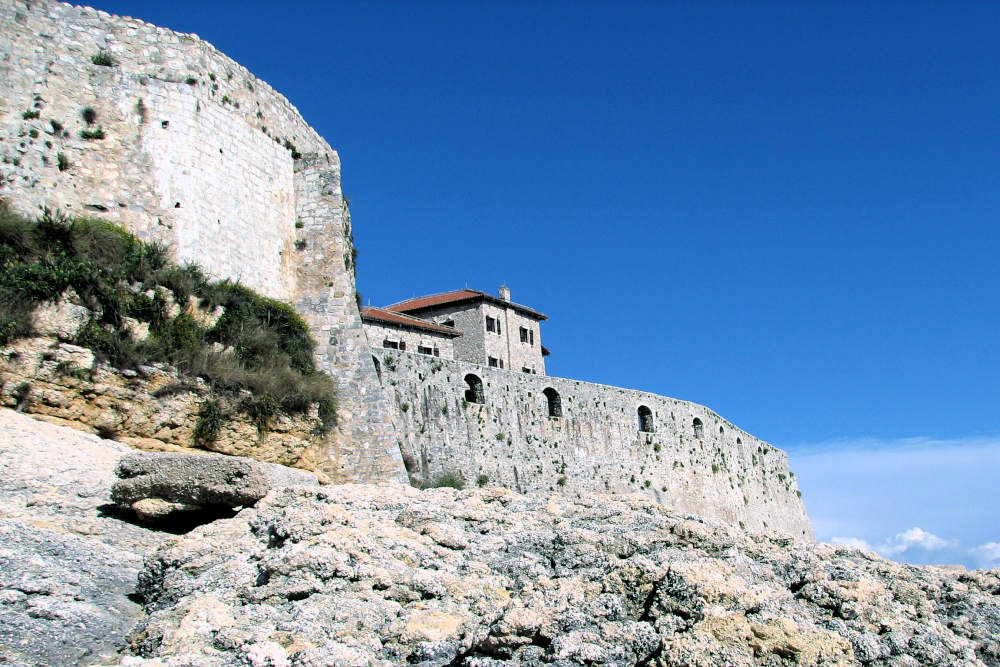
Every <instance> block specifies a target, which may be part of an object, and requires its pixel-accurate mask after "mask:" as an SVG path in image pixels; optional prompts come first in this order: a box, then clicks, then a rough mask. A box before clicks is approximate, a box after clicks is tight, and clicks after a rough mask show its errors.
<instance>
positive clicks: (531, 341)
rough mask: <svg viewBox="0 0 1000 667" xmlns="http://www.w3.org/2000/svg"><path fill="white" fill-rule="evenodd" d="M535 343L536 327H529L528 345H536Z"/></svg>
mask: <svg viewBox="0 0 1000 667" xmlns="http://www.w3.org/2000/svg"><path fill="white" fill-rule="evenodd" d="M534 344H535V330H534V329H529V330H528V345H534Z"/></svg>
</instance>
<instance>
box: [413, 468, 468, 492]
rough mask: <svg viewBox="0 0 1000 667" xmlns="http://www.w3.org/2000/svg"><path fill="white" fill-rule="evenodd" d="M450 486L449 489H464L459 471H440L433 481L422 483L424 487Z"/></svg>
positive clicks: (438, 487) (463, 481) (463, 482)
mask: <svg viewBox="0 0 1000 667" xmlns="http://www.w3.org/2000/svg"><path fill="white" fill-rule="evenodd" d="M444 487H447V488H450V489H464V488H465V480H464V479H463V478H462V475H461V473H457V472H446V473H442V474H441V475H440V476H439V477H437V478H436V479H435V480H434V481H433V482H430V483H429V484H426V485H424V487H423V488H425V489H440V488H444Z"/></svg>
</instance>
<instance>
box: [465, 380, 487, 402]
mask: <svg viewBox="0 0 1000 667" xmlns="http://www.w3.org/2000/svg"><path fill="white" fill-rule="evenodd" d="M465 384H466V385H467V386H468V389H466V390H465V400H466V401H468V402H469V403H484V402H485V400H484V398H483V381H482V380H480V379H479V377H478V376H476V375H473V374H472V373H469V374H468V375H466V376H465Z"/></svg>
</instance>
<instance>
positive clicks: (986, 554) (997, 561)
mask: <svg viewBox="0 0 1000 667" xmlns="http://www.w3.org/2000/svg"><path fill="white" fill-rule="evenodd" d="M969 553H971V554H974V555H975V556H976V558H977V559H978V560H979V564H980V565H982V566H983V567H997V566H998V565H1000V542H987V543H986V544H980V545H979V546H978V547H974V548H972V549H969Z"/></svg>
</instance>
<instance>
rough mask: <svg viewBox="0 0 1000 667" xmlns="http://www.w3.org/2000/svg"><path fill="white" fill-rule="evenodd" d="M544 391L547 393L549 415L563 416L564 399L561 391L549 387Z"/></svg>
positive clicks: (546, 400)
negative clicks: (560, 395) (560, 394)
mask: <svg viewBox="0 0 1000 667" xmlns="http://www.w3.org/2000/svg"><path fill="white" fill-rule="evenodd" d="M542 393H543V394H545V402H546V407H547V408H548V411H549V417H562V399H561V398H559V392H558V391H556V390H555V389H553V388H552V387H549V388H547V389H546V390H545V391H543V392H542Z"/></svg>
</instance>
